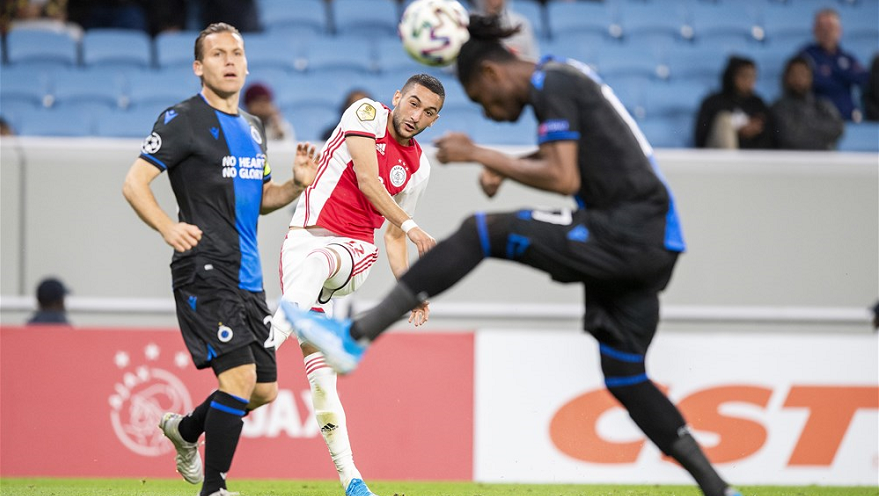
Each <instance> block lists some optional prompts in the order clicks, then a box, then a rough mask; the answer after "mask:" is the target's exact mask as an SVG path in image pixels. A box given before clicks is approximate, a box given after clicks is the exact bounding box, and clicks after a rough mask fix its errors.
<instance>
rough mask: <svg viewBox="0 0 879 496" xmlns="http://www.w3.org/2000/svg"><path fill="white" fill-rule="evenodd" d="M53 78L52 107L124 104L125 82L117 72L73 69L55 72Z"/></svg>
mask: <svg viewBox="0 0 879 496" xmlns="http://www.w3.org/2000/svg"><path fill="white" fill-rule="evenodd" d="M53 76H54V78H53V79H54V82H53V84H52V100H53V105H58V104H71V103H94V104H100V105H103V106H106V107H115V106H119V105H124V104H125V102H124V100H123V97H124V93H125V91H124V88H125V85H126V80H125V78H124V76H123V75H122V74H120V73H118V72H115V71H101V70H96V69H92V70H87V69H74V70H68V71H56V72H55V73H54V74H53Z"/></svg>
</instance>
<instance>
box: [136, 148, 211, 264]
mask: <svg viewBox="0 0 879 496" xmlns="http://www.w3.org/2000/svg"><path fill="white" fill-rule="evenodd" d="M160 173H161V171H160V170H159V169H157V168H156V167H155V166H154V165H152V164H151V163H149V162H147V161H146V160H144V159H142V158H138V159H137V160H135V161H134V164H132V165H131V169H129V170H128V174H127V175H126V176H125V183H124V184H123V185H122V194H123V195H124V196H125V199H126V200H128V203H129V204H130V205H131V208H133V209H134V211H135V212H136V213H137V216H138V217H140V218H141V220H143V221H144V222H145V223H146V224H147V225H148V226H150V227H152V228H153V229H155V230H156V231H158V232H159V234H161V235H162V239H164V240H165V242H166V243H168V244H169V245H171V247H172V248H174V249H175V250H177V251H179V252H184V251H186V250H189V249H191V248H193V247H194V246H195V245H197V244H198V242H199V241H200V240H201V234H202V232H201V229H199V228H198V227H197V226H194V225H192V224H187V223H185V222H174V221H173V220H171V218H170V217H168V214H166V213H165V211H164V210H162V208H161V207H160V206H159V203H158V202H157V201H156V197H155V195H153V190H152V189H151V188H150V184H151V183H152V182H153V180H154V179H155V178H156V177H158V175H159V174H160Z"/></svg>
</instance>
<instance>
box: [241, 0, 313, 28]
mask: <svg viewBox="0 0 879 496" xmlns="http://www.w3.org/2000/svg"><path fill="white" fill-rule="evenodd" d="M328 8H329V2H325V1H324V0H294V1H290V0H260V2H259V4H258V6H257V9H258V11H259V20H260V21H259V22H260V24H261V25H262V27H263V29H264V30H266V31H284V32H285V33H297V34H299V33H303V32H305V33H311V34H324V33H326V32H328V29H327V10H328Z"/></svg>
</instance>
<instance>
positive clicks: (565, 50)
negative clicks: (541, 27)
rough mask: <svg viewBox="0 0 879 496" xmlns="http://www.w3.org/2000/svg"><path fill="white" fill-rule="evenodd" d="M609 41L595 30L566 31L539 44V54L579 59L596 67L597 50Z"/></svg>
mask: <svg viewBox="0 0 879 496" xmlns="http://www.w3.org/2000/svg"><path fill="white" fill-rule="evenodd" d="M608 42H609V39H608V37H607V35H604V34H601V33H596V32H589V31H586V32H581V33H574V32H567V33H561V34H559V35H555V36H554V37H553V38H552V39H550V40H547V41H545V42H543V43H541V44H540V50H541V52H542V53H541V55H547V54H549V55H555V56H557V57H566V58H570V59H575V60H579V61H580V62H583V63H585V64H589V65H590V66H591V67H593V68H597V67H598V52H599V50H600V49H601V47H603V46H605V44H607V43H608Z"/></svg>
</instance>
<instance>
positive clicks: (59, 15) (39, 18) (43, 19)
mask: <svg viewBox="0 0 879 496" xmlns="http://www.w3.org/2000/svg"><path fill="white" fill-rule="evenodd" d="M23 27H26V28H28V29H45V30H49V31H55V32H59V33H65V34H67V35H68V36H70V37H71V38H74V39H77V40H78V39H80V38H82V28H81V27H80V26H79V25H78V24H76V23H73V22H68V21H67V0H7V1H4V2H3V7H2V12H0V32H2V33H3V34H6V33H8V32H9V31H10V30H12V29H16V28H23Z"/></svg>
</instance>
